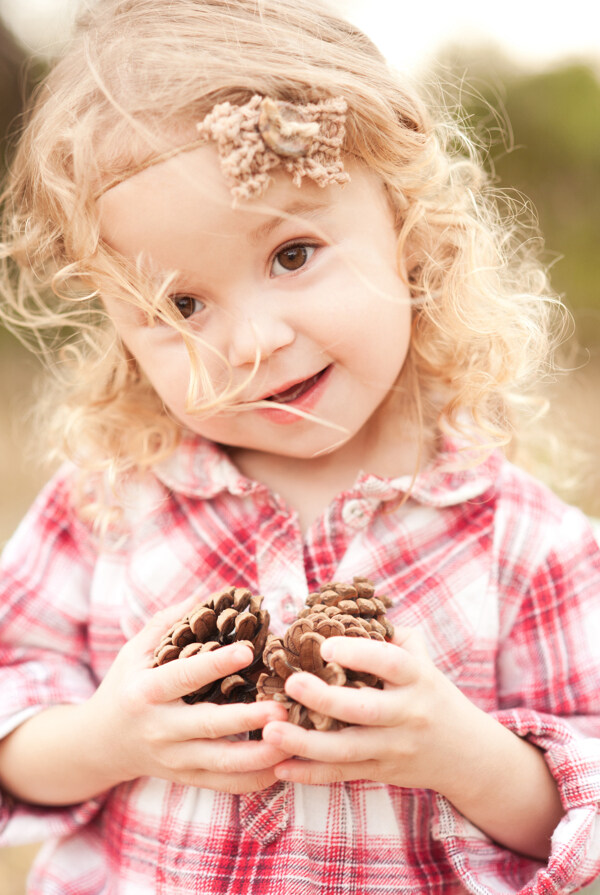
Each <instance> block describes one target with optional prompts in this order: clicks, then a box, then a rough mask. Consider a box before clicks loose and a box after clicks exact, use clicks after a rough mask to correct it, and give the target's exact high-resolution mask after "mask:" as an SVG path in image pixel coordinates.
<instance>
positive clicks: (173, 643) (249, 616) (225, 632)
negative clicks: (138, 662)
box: [154, 587, 269, 703]
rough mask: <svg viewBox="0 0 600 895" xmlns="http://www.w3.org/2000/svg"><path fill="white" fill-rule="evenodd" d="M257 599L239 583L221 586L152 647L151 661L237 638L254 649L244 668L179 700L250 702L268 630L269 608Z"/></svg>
mask: <svg viewBox="0 0 600 895" xmlns="http://www.w3.org/2000/svg"><path fill="white" fill-rule="evenodd" d="M262 599H263V598H262V597H261V596H255V595H253V594H252V593H251V592H250V591H249V590H248V589H247V588H245V587H227V588H225V589H224V590H220V591H217V593H214V594H212V596H211V597H209V598H208V600H205V601H204V602H203V603H200V604H199V605H198V606H196V607H195V609H193V610H192V612H190V613H189V615H186V616H185V617H184V618H182V619H180V620H179V621H178V622H176V623H175V624H174V625H173V626H172V627H171V628H170V629H169V630H168V631H167V633H166V634H165V636H164V637H163V639H162V640H161V642H160V643H159V645H158V647H157V648H156V650H155V653H154V664H155V666H156V665H164V664H165V662H172V661H173V660H174V659H185V658H186V657H187V656H194V655H196V653H199V652H208V651H209V650H214V649H219V647H222V646H227V645H228V644H230V643H234V642H240V641H241V642H243V643H246V644H247V645H248V646H249V647H250V648H251V649H252V651H253V652H254V659H253V661H252V662H251V663H250V665H248V666H247V668H243V669H242V670H241V671H239V672H238V673H237V674H230V675H228V676H227V677H225V678H221V679H220V680H218V681H214V682H212V683H210V684H207V685H206V686H205V687H201V688H200V689H199V690H195V691H194V692H193V693H189V694H188V695H187V696H184V697H183V698H184V700H185V702H189V703H193V702H200V701H201V700H203V701H205V702H216V703H225V702H254V700H255V698H256V681H257V679H258V676H259V674H260V673H261V672H262V671H264V665H263V660H262V654H263V649H264V647H265V643H266V641H267V634H268V631H269V613H268V612H267V611H266V610H265V609H261V605H262Z"/></svg>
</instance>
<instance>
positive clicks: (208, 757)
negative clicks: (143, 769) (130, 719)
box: [165, 740, 290, 774]
mask: <svg viewBox="0 0 600 895" xmlns="http://www.w3.org/2000/svg"><path fill="white" fill-rule="evenodd" d="M165 756H166V763H167V766H168V767H170V768H171V769H172V770H175V771H185V770H189V771H191V770H194V769H195V768H202V769H203V770H204V771H209V772H210V773H219V774H246V773H250V772H255V771H261V770H264V769H265V768H272V767H273V765H276V764H278V763H279V762H282V761H284V760H285V759H287V758H289V757H290V753H289V752H285V751H284V750H283V749H279V748H277V747H276V746H274V745H273V744H272V743H267V742H264V741H263V740H237V741H235V742H231V741H227V740H225V741H223V740H188V741H187V742H185V743H177V744H176V745H174V746H173V747H172V748H171V749H169V750H167V751H166V752H165Z"/></svg>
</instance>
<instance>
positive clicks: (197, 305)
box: [171, 295, 204, 320]
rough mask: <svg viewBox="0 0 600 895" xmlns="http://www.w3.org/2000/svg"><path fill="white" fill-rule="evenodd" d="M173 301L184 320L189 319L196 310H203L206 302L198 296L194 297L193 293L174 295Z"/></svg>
mask: <svg viewBox="0 0 600 895" xmlns="http://www.w3.org/2000/svg"><path fill="white" fill-rule="evenodd" d="M171 301H172V302H173V304H174V305H175V307H176V308H177V310H178V311H179V313H180V314H181V316H182V317H183V318H184V320H187V319H188V317H191V316H192V314H195V313H196V311H201V310H202V308H203V307H204V304H203V303H202V302H201V301H199V300H198V299H197V298H192V296H191V295H172V296H171Z"/></svg>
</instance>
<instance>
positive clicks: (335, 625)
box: [256, 578, 394, 730]
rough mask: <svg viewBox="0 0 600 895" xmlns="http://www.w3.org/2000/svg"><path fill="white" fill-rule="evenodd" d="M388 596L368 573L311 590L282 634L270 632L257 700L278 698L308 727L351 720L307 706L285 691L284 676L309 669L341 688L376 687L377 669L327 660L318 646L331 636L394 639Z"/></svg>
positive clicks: (293, 718) (331, 725)
mask: <svg viewBox="0 0 600 895" xmlns="http://www.w3.org/2000/svg"><path fill="white" fill-rule="evenodd" d="M390 605H391V601H390V600H389V599H388V597H376V596H375V587H374V585H373V583H372V582H371V581H369V580H368V579H367V578H354V582H353V584H341V583H339V582H335V583H328V584H324V585H322V587H321V588H320V589H319V592H318V593H313V594H310V595H309V596H308V598H307V600H306V608H305V609H303V610H302V612H300V614H299V616H298V618H297V620H296V621H295V622H293V623H292V625H291V626H290V627H289V628H288V630H287V631H286V633H285V634H284V636H283V639H281V638H279V637H274V636H273V635H272V634H269V636H268V637H267V643H266V646H265V650H264V653H263V660H264V663H265V665H266V667H267V669H268V672H267V673H263V674H261V675H260V677H259V679H258V683H257V697H256V698H257V700H264V699H274V700H276V701H277V702H281V703H282V704H283V705H285V706H286V708H287V709H288V721H291V722H292V723H293V724H299V725H300V726H302V727H306V728H307V729H311V728H316V729H317V730H338V729H339V728H340V727H346V726H347V725H346V724H345V723H344V722H342V721H338V720H337V719H335V718H329V717H328V716H327V715H322V714H321V713H320V712H314V711H312V710H311V709H307V708H306V706H303V705H301V704H300V703H298V702H296V701H295V700H293V699H291V698H290V697H289V696H288V695H287V694H286V692H285V681H286V680H287V678H288V677H289V676H290V675H291V674H294V672H296V671H309V672H311V673H312V674H316V675H317V677H320V678H321V680H324V681H326V682H327V683H328V684H335V685H337V686H340V687H342V686H343V687H355V688H358V687H376V688H378V689H381V688H382V687H383V681H382V680H381V679H380V678H378V677H377V676H376V675H375V674H370V673H368V672H362V671H353V670H352V669H349V668H342V666H341V665H338V664H337V662H325V661H324V660H323V659H322V658H321V652H320V647H321V643H322V642H323V640H325V639H326V638H327V637H339V636H345V637H369V638H371V639H372V640H390V639H391V638H392V636H393V633H394V629H393V627H392V625H391V624H390V623H389V621H388V620H387V618H386V615H385V610H386V607H388V606H390Z"/></svg>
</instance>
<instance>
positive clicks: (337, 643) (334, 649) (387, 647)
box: [321, 628, 430, 687]
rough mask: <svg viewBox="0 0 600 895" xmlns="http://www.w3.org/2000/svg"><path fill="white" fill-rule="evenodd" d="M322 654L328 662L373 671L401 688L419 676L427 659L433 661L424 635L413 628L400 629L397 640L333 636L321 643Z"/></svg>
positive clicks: (395, 636)
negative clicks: (385, 640)
mask: <svg viewBox="0 0 600 895" xmlns="http://www.w3.org/2000/svg"><path fill="white" fill-rule="evenodd" d="M321 655H322V657H323V658H324V659H325V660H326V661H328V662H331V661H333V662H337V663H338V664H339V665H342V666H343V667H344V668H352V669H353V670H354V671H366V672H372V673H374V674H377V675H378V677H380V678H382V680H384V681H386V682H387V683H389V684H392V685H395V686H399V687H401V686H404V685H406V684H410V683H412V682H413V681H414V680H415V679H416V677H417V676H418V673H419V667H420V665H421V663H422V661H423V659H426V660H427V661H428V662H429V661H430V660H429V657H428V656H427V649H426V647H425V645H424V643H423V641H422V638H421V635H420V634H419V633H418V631H415V630H414V629H411V628H401V629H397V630H396V632H395V635H394V642H393V643H382V642H381V641H377V640H369V639H367V638H363V637H329V638H328V639H327V640H325V641H324V642H323V643H322V644H321Z"/></svg>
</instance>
